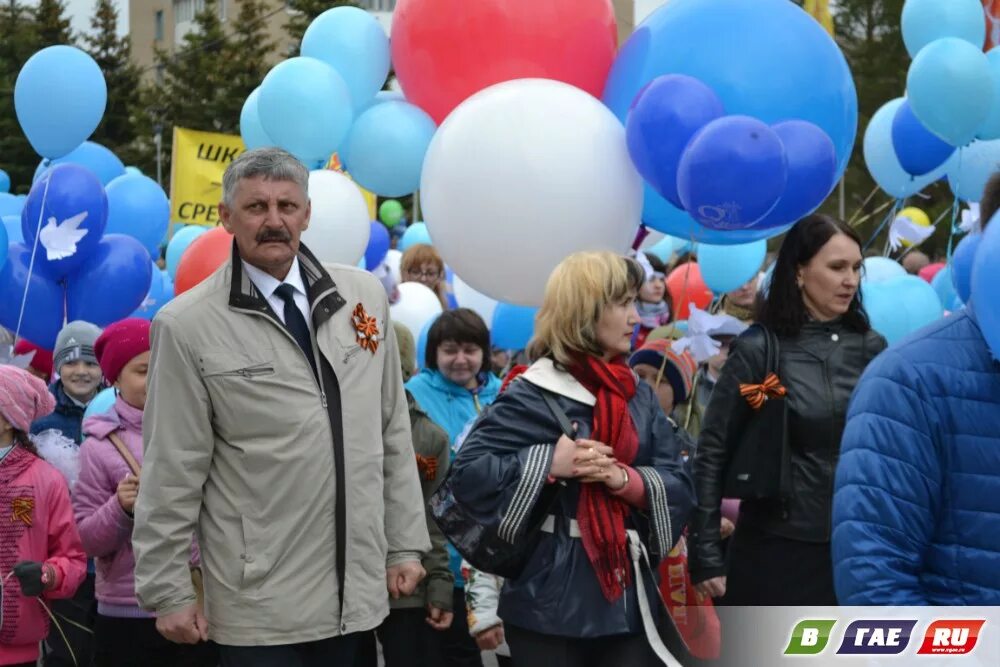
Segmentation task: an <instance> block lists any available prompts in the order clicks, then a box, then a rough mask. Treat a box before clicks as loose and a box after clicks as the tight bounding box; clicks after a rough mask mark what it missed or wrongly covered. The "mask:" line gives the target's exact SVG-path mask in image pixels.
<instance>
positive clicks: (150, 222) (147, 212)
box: [104, 174, 170, 257]
mask: <svg viewBox="0 0 1000 667" xmlns="http://www.w3.org/2000/svg"><path fill="white" fill-rule="evenodd" d="M105 191H106V192H107V193H108V225H107V227H106V228H105V230H104V233H105V234H127V235H128V236H131V237H132V238H135V239H137V240H138V241H139V242H140V243H142V245H143V246H144V247H145V248H146V250H148V251H149V254H150V256H151V257H159V256H160V243H161V242H162V241H163V237H164V236H166V234H167V229H168V228H169V227H170V202H169V200H167V193H165V192H164V191H163V188H161V187H160V186H159V184H158V183H157V182H156V181H154V180H153V179H151V178H148V177H146V176H143V175H142V174H139V175H137V176H136V175H133V174H125V175H124V176H119V177H118V178H116V179H115V180H113V181H111V183H109V184H108V187H107V188H106V189H105Z"/></svg>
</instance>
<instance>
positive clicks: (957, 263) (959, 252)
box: [951, 234, 983, 303]
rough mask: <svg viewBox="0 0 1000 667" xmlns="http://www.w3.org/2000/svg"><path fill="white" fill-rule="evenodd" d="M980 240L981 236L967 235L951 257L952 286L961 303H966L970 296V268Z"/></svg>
mask: <svg viewBox="0 0 1000 667" xmlns="http://www.w3.org/2000/svg"><path fill="white" fill-rule="evenodd" d="M982 240H983V235H982V234H969V235H968V236H966V237H965V238H964V239H962V240H961V241H960V242H959V244H958V246H957V247H956V248H955V252H954V253H953V254H952V256H951V279H952V284H953V285H954V287H955V294H957V295H958V298H959V299H961V300H962V302H963V303H968V301H969V297H970V296H972V267H973V264H974V262H975V260H976V253H977V252H978V250H979V244H980V242H981V241H982Z"/></svg>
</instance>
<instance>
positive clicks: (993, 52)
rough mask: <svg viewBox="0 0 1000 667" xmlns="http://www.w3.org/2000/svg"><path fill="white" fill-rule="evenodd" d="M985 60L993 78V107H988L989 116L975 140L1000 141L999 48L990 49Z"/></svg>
mask: <svg viewBox="0 0 1000 667" xmlns="http://www.w3.org/2000/svg"><path fill="white" fill-rule="evenodd" d="M986 60H988V61H989V63H990V76H991V77H992V78H993V105H992V106H991V107H990V115H989V116H987V117H986V122H985V123H983V124H982V125H981V126H980V128H979V131H978V132H977V133H976V138H977V139H985V140H987V141H989V140H991V139H1000V103H998V101H1000V47H997V48H993V49H990V51H989V52H988V53H987V54H986Z"/></svg>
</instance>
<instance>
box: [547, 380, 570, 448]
mask: <svg viewBox="0 0 1000 667" xmlns="http://www.w3.org/2000/svg"><path fill="white" fill-rule="evenodd" d="M539 389H541V387H539ZM541 391H542V400H544V401H545V404H546V405H547V406H549V410H551V411H552V414H553V415H554V416H555V418H556V421H558V422H559V428H561V429H562V432H563V433H565V434H566V437H567V438H575V437H576V429H575V428H573V424H572V423H570V421H569V417H567V416H566V413H565V412H564V411H563V409H562V408H561V407H559V403H558V402H556V399H555V397H554V396H552V392H550V391H548V390H547V389H541Z"/></svg>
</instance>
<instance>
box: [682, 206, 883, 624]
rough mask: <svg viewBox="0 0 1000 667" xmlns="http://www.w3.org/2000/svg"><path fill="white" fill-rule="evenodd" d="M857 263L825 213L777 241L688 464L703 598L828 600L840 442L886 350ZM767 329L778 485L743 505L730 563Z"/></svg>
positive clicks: (856, 242) (695, 566)
mask: <svg viewBox="0 0 1000 667" xmlns="http://www.w3.org/2000/svg"><path fill="white" fill-rule="evenodd" d="M861 269H862V250H861V240H860V239H859V238H858V235H857V234H856V233H855V231H854V230H853V229H851V228H850V227H848V226H847V225H846V224H844V223H843V222H841V221H839V220H835V219H834V218H830V217H827V216H823V215H813V216H810V217H807V218H805V219H803V220H801V221H800V222H799V223H798V224H796V225H795V226H794V227H793V228H792V229H791V231H789V233H788V236H786V237H785V240H784V243H782V246H781V251H780V252H779V254H778V260H777V263H776V265H775V268H774V275H773V277H772V278H771V285H770V291H769V295H768V297H767V299H766V300H765V299H761V300H760V301H758V307H757V317H756V320H757V322H758V323H759V324H760V325H761V326H759V327H751V328H750V329H749V330H748V331H747V332H746V333H744V334H743V335H741V336H740V337H739V338H737V339H736V340H735V341H734V342H733V343H732V347H731V348H730V351H729V360H728V361H727V362H726V365H725V367H724V368H723V369H722V374H721V376H720V377H719V380H718V382H717V383H716V385H715V390H714V392H713V393H712V398H711V401H710V402H709V405H708V409H707V411H706V415H705V421H704V423H703V425H702V431H701V435H700V437H699V440H698V449H697V455H696V457H695V464H694V472H695V484H696V487H697V492H698V505H697V507H696V509H695V511H694V517H693V519H692V523H691V547H692V548H691V553H690V557H691V575H692V580H693V581H694V583H695V584H696V585H697V587H698V589H699V590H700V591H701V592H702V593H705V594H707V595H711V596H712V597H722V596H723V595H725V602H726V603H727V604H731V605H741V606H742V605H782V606H792V605H836V604H837V596H836V594H835V593H834V588H833V565H832V563H831V558H830V527H831V505H832V500H833V475H834V470H835V468H836V465H837V459H838V458H839V454H840V437H841V434H842V433H843V431H844V425H845V416H846V414H847V404H848V401H849V399H850V397H851V392H852V391H853V390H854V386H855V385H856V384H857V382H858V379H859V378H860V377H861V373H862V372H863V371H864V369H865V367H866V366H867V365H868V363H869V362H870V361H871V360H872V359H874V358H875V356H877V355H878V354H879V353H880V352H881V351H882V350H883V349H885V347H886V343H885V339H884V338H882V336H881V335H879V334H878V333H877V332H875V331H874V330H872V328H871V325H870V324H869V322H868V316H867V315H866V313H865V310H864V307H863V306H862V303H861V292H860V289H859V288H860V283H861ZM765 328H766V329H765ZM768 331H770V332H771V333H773V334H774V335H775V336H776V337H777V341H778V368H777V375H778V377H779V379H780V382H781V385H783V387H784V389H785V391H786V394H785V398H784V400H785V401H786V405H787V423H786V424H785V434H784V435H785V448H786V449H785V455H784V457H785V458H786V459H787V461H788V464H787V465H788V467H787V470H788V473H787V475H786V476H785V477H784V480H785V484H784V485H783V487H784V488H785V489H786V491H785V492H783V493H782V494H781V497H772V498H763V499H755V500H744V501H743V502H742V504H741V506H740V516H739V521H738V522H737V527H736V533H735V535H734V536H733V538H732V543H731V544H730V546H729V555H728V568H727V564H726V561H725V560H724V558H723V551H722V539H721V537H720V535H719V526H720V519H721V513H720V507H721V504H722V496H723V483H724V480H725V478H726V472H727V467H728V465H729V463H730V462H731V461H732V460H733V457H734V454H735V452H736V450H737V446H738V445H739V444H740V437H741V435H742V434H743V432H744V431H745V429H746V427H747V425H748V423H749V422H750V420H751V419H752V418H753V416H754V413H755V410H754V407H753V406H752V405H751V401H750V399H749V398H748V397H745V396H744V392H743V391H741V390H743V389H746V388H747V387H748V386H750V385H757V384H759V383H762V381H763V380H764V378H765V376H767V375H768V373H769V372H770V371H771V370H773V369H769V368H768V364H767V347H768V344H767V338H768V335H767V334H768ZM774 437H781V434H775V436H774ZM775 465H781V463H780V462H779V461H775Z"/></svg>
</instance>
